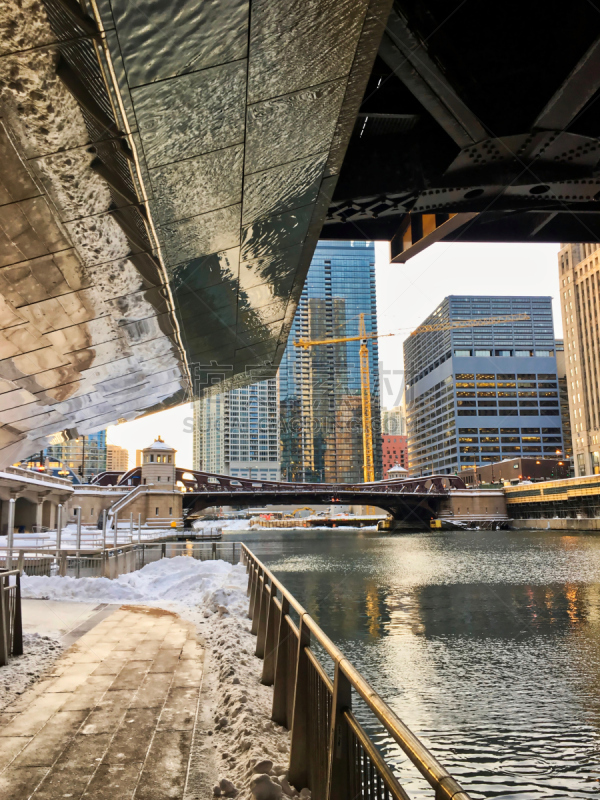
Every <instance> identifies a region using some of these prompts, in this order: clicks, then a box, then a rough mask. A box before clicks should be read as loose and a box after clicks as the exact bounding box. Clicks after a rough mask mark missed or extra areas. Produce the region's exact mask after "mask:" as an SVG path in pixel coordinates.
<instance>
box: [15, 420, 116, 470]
mask: <svg viewBox="0 0 600 800" xmlns="http://www.w3.org/2000/svg"><path fill="white" fill-rule="evenodd" d="M106 451H107V445H106V430H101V431H97V432H96V433H89V434H86V435H85V436H78V437H77V438H76V439H69V440H68V441H66V442H62V443H61V444H53V445H50V446H49V447H47V448H46V449H45V450H43V451H41V453H34V454H33V455H32V456H30V458H29V459H27V460H26V461H25V462H23V463H24V464H27V465H29V466H32V467H33V466H35V465H40V466H42V465H43V464H44V463H46V464H47V466H48V468H49V469H52V470H58V469H62V468H64V469H68V470H70V471H71V473H72V474H74V475H76V476H77V479H78V480H79V481H80V482H81V483H89V482H90V480H91V479H92V478H93V477H94V475H98V474H99V473H100V472H104V471H105V470H106Z"/></svg>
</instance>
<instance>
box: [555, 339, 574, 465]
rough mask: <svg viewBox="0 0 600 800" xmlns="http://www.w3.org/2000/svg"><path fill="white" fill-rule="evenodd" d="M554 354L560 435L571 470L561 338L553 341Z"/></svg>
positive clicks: (563, 355)
mask: <svg viewBox="0 0 600 800" xmlns="http://www.w3.org/2000/svg"><path fill="white" fill-rule="evenodd" d="M554 352H555V354H556V371H557V374H558V397H559V400H560V418H561V421H562V435H563V445H564V449H565V451H564V456H565V460H566V461H567V462H568V464H569V467H570V468H571V469H572V470H573V472H572V473H571V474H575V472H574V466H573V436H572V434H571V412H570V410H569V382H568V379H567V365H566V361H565V343H564V340H563V339H556V341H555V342H554Z"/></svg>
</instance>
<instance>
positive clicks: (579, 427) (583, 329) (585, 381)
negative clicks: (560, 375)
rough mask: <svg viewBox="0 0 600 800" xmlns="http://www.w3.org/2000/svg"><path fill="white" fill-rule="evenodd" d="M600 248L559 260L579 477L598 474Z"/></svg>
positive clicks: (585, 247)
mask: <svg viewBox="0 0 600 800" xmlns="http://www.w3.org/2000/svg"><path fill="white" fill-rule="evenodd" d="M599 259H600V246H599V245H597V244H564V245H562V247H561V250H560V252H559V254H558V273H559V280H560V307H561V311H562V319H563V330H564V359H565V375H566V379H567V385H568V392H569V412H570V417H571V436H572V441H573V457H574V466H575V474H576V475H597V474H600V383H599V382H600V377H599V375H600V335H599V333H598V326H599V324H600V264H599Z"/></svg>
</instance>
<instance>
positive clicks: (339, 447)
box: [279, 241, 381, 483]
mask: <svg viewBox="0 0 600 800" xmlns="http://www.w3.org/2000/svg"><path fill="white" fill-rule="evenodd" d="M361 313H364V314H365V326H366V330H367V333H375V332H376V331H377V305H376V299H375V248H374V245H373V243H372V242H363V241H360V242H334V241H322V242H319V244H318V245H317V248H316V250H315V254H314V256H313V259H312V262H311V266H310V269H309V271H308V276H307V278H306V283H305V285H304V289H303V291H302V294H301V296H300V302H299V303H298V308H297V311H296V315H295V317H294V322H293V325H292V329H291V333H290V336H289V339H288V344H287V347H286V349H285V352H284V354H283V358H282V361H281V365H280V368H279V391H280V412H281V467H282V477H283V478H284V479H289V480H297V481H315V482H343V483H346V482H357V481H362V480H363V471H362V466H363V439H362V406H361V392H360V364H359V348H360V342H358V341H356V342H346V343H339V344H327V345H319V346H315V347H312V348H309V349H306V350H305V349H302V348H299V347H295V346H294V344H293V343H294V342H295V341H297V340H298V339H299V338H301V337H302V338H305V339H324V338H325V339H326V338H333V337H336V336H337V337H344V336H356V335H358V332H359V318H360V314H361ZM368 347H369V359H370V361H369V368H370V384H371V415H372V419H373V426H374V431H373V444H374V461H375V477H376V478H380V477H381V438H380V435H379V427H380V411H379V374H378V348H377V340H371V341H369V344H368Z"/></svg>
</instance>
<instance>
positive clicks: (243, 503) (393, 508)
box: [183, 491, 445, 525]
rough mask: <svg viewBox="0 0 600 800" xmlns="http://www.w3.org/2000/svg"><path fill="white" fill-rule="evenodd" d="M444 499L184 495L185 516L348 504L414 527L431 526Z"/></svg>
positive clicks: (314, 493) (311, 494)
mask: <svg viewBox="0 0 600 800" xmlns="http://www.w3.org/2000/svg"><path fill="white" fill-rule="evenodd" d="M443 499H445V496H439V497H438V496H435V495H433V496H423V495H419V494H408V493H407V494H406V495H403V496H399V495H397V494H395V495H393V496H392V495H390V496H388V497H386V496H385V495H382V494H381V493H380V492H379V493H375V492H374V493H373V494H369V493H367V492H339V493H336V494H334V495H332V494H327V493H325V492H317V491H309V492H305V491H300V492H289V493H288V492H285V493H282V492H276V493H273V494H268V493H263V492H261V493H257V492H241V493H235V494H231V495H226V494H225V493H223V492H215V493H214V494H207V493H205V492H199V493H197V494H196V493H188V494H185V495H183V507H184V509H185V511H184V515H185V516H188V517H189V516H191V515H193V514H198V513H200V512H201V511H204V510H205V509H207V508H212V507H214V506H223V505H227V506H233V507H234V508H250V507H254V506H256V504H257V503H258V504H259V505H260V507H261V508H262V507H263V506H264V505H275V506H276V505H286V506H289V505H306V504H312V503H316V504H319V505H349V506H356V505H362V506H373V507H375V508H380V509H382V510H383V511H386V512H387V513H388V514H390V516H391V517H392V518H393V519H395V520H398V521H402V522H407V523H413V524H415V525H428V524H429V520H430V519H432V518H435V517H437V514H438V511H439V509H440V505H441V501H442V500H443Z"/></svg>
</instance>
